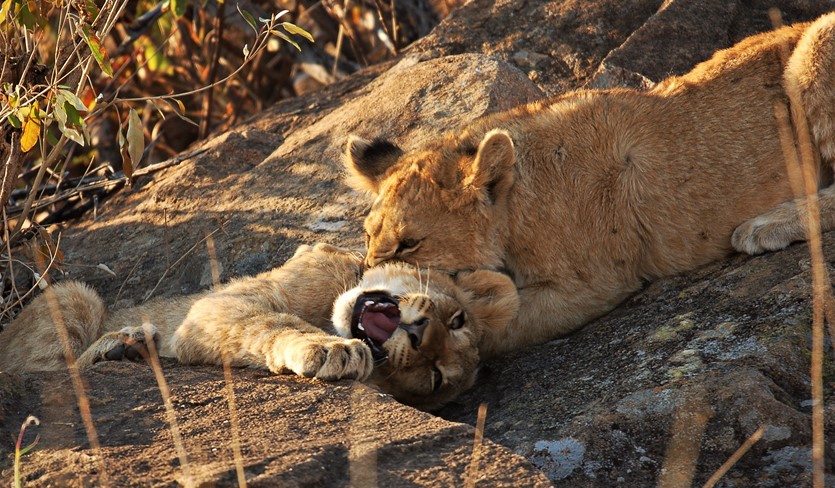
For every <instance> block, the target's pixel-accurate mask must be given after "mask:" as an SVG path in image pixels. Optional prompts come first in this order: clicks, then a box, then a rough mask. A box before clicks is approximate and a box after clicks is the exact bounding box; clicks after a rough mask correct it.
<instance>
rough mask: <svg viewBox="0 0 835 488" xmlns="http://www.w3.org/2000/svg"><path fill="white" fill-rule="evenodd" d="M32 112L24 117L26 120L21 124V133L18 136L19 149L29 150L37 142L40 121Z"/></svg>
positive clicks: (39, 133)
mask: <svg viewBox="0 0 835 488" xmlns="http://www.w3.org/2000/svg"><path fill="white" fill-rule="evenodd" d="M33 113H34V112H30V114H29V117H26V122H24V124H23V135H22V136H20V150H21V151H23V152H29V151H30V150H31V149H32V148H33V147H35V144H37V143H38V137H39V136H40V135H41V121H40V119H38V118H37V117H35V116H33V115H32V114H33Z"/></svg>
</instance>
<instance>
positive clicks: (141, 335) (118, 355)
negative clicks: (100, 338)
mask: <svg viewBox="0 0 835 488" xmlns="http://www.w3.org/2000/svg"><path fill="white" fill-rule="evenodd" d="M149 338H150V339H151V340H152V341H153V346H154V347H153V349H154V350H156V351H159V341H160V336H159V331H158V330H157V328H156V327H154V325H152V324H147V323H146V324H142V325H139V326H132V327H124V328H123V329H122V330H120V331H119V332H117V333H116V334H115V337H113V340H112V341H110V342H109V343H105V344H103V347H102V349H101V350H100V351H99V357H98V358H97V359H98V361H121V360H123V359H127V360H129V361H141V360H143V359H147V358H148V357H149V356H150V348H149V346H148V339H149Z"/></svg>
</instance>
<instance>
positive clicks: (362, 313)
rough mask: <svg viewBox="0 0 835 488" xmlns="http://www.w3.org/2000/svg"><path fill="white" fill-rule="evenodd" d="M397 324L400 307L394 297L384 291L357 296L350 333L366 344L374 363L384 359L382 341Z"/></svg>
mask: <svg viewBox="0 0 835 488" xmlns="http://www.w3.org/2000/svg"><path fill="white" fill-rule="evenodd" d="M399 326H400V308H399V307H398V306H397V300H395V299H394V297H392V296H391V295H389V294H388V293H386V292H381V291H380V292H378V291H374V292H368V293H363V294H362V295H360V296H359V297H358V298H357V302H356V304H354V313H353V314H352V315H351V335H352V336H354V338H356V339H360V340H362V341H364V342H365V343H366V344H368V347H370V348H371V353H372V355H373V356H374V362H375V363H378V364H379V363H382V362H384V361H385V360H386V357H387V356H388V353H386V351H385V349H383V343H384V342H386V341H387V340H388V339H389V338H390V337H391V336H392V334H394V331H396V330H397V327H399Z"/></svg>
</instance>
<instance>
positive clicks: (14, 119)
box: [9, 114, 23, 129]
mask: <svg viewBox="0 0 835 488" xmlns="http://www.w3.org/2000/svg"><path fill="white" fill-rule="evenodd" d="M9 123H10V124H12V127H14V128H15V129H20V128H21V127H23V122H21V121H20V119H19V118H17V115H15V114H9Z"/></svg>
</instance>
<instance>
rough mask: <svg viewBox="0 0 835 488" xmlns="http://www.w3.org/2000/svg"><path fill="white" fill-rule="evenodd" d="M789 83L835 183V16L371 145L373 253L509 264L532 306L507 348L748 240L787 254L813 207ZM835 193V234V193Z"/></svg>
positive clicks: (451, 266) (832, 203)
mask: <svg viewBox="0 0 835 488" xmlns="http://www.w3.org/2000/svg"><path fill="white" fill-rule="evenodd" d="M784 46H785V48H787V49H788V52H789V53H790V57H789V59H788V62H787V65H786V66H785V67H784V66H783V63H782V61H781V54H780V53H781V51H782V48H783V47H784ZM784 83H796V84H797V85H799V87H800V90H801V95H802V97H801V98H802V101H803V103H804V105H805V108H806V113H807V114H808V118H809V122H810V127H811V128H812V132H813V140H814V144H815V146H816V149H817V150H818V152H819V155H820V156H821V160H822V162H823V163H824V164H823V165H821V167H820V168H821V169H822V171H821V172H820V174H819V175H818V176H819V179H820V181H827V180H828V179H829V178H830V176H831V169H830V168H829V166H830V165H831V164H832V163H833V161H835V159H833V158H835V13H832V14H828V15H826V16H823V17H821V18H820V19H818V20H817V21H815V22H814V23H812V24H798V25H794V26H789V27H784V28H781V29H779V30H776V31H774V32H768V33H764V34H761V35H757V36H753V37H750V38H748V39H745V40H743V41H742V42H740V43H739V44H737V45H736V46H734V47H731V48H730V49H727V50H724V51H719V52H717V53H716V54H715V55H714V56H713V58H712V59H710V60H708V61H706V62H704V63H701V64H699V65H698V66H696V67H695V68H694V69H693V71H691V72H690V73H688V74H685V75H683V76H680V77H672V78H669V79H667V80H664V81H663V82H661V83H659V84H658V85H657V86H656V87H655V88H654V89H652V90H650V91H647V92H638V91H633V90H626V89H615V90H601V91H577V92H572V93H567V94H565V95H563V96H560V97H557V98H555V99H552V100H549V101H542V102H537V103H533V104H531V105H527V106H522V107H518V108H516V109H513V110H510V111H507V112H503V113H499V114H494V115H491V116H487V117H485V118H482V119H479V120H477V121H475V122H473V123H472V124H470V125H469V126H466V127H463V128H461V129H459V130H456V131H453V132H451V133H448V134H446V135H445V136H443V137H439V138H438V139H437V140H435V141H432V142H430V143H429V144H428V145H426V146H425V147H422V148H419V149H417V150H414V151H411V152H406V153H404V154H399V153H398V152H396V151H392V150H388V151H380V150H376V151H375V150H374V143H369V144H370V145H369V144H363V143H362V141H360V140H358V139H356V138H354V139H352V140H351V141H350V142H349V145H348V151H347V157H346V166H347V169H348V172H349V174H350V175H351V181H352V182H353V184H354V185H355V186H356V188H358V189H360V190H363V191H366V192H368V193H370V194H371V195H372V196H373V198H374V202H373V205H372V207H371V211H370V213H369V215H368V217H367V218H366V221H365V230H366V232H367V234H368V253H367V257H366V263H367V264H368V265H375V264H379V263H382V262H386V261H389V260H395V259H396V260H405V261H408V262H411V263H415V264H419V265H420V266H429V267H432V268H433V269H439V270H446V271H454V270H468V269H477V268H488V269H504V270H506V271H508V272H509V273H510V274H511V275H512V276H513V277H514V280H515V283H516V285H517V287H518V289H519V293H520V298H521V307H520V313H519V315H518V317H517V319H516V320H515V321H514V322H513V323H511V324H510V325H509V326H508V328H506V329H504V330H493V332H492V333H491V334H487V335H485V336H484V338H483V341H482V344H481V345H480V347H481V352H482V356H483V357H489V356H492V355H495V354H500V353H503V352H506V351H509V350H513V349H518V348H521V347H525V346H528V345H531V344H537V343H542V342H545V341H548V340H550V339H553V338H555V337H559V336H562V335H564V334H567V333H570V332H572V331H574V330H576V329H578V328H579V327H581V326H583V325H584V324H586V323H587V322H589V321H590V320H591V319H593V318H595V317H597V316H600V315H602V314H604V313H606V312H607V311H609V310H611V309H612V308H613V307H615V306H616V305H617V304H618V303H620V302H621V301H622V300H623V299H624V298H625V297H627V296H628V295H629V294H631V293H633V292H634V291H636V290H638V289H639V288H640V287H641V285H642V284H643V283H645V282H646V281H647V280H651V279H654V278H657V277H659V276H664V275H670V274H674V273H679V272H682V271H686V270H689V269H693V268H695V267H697V266H700V265H702V264H705V263H707V262H710V261H713V260H716V259H718V258H721V257H723V256H726V255H727V254H729V253H730V252H732V250H733V249H734V248H735V249H738V250H741V251H745V252H749V253H758V252H763V251H765V250H774V249H780V248H782V247H785V246H787V245H788V244H790V243H791V242H793V241H796V240H800V239H803V238H804V231H803V225H802V222H803V219H802V218H801V217H802V215H803V212H804V211H805V209H804V207H803V206H802V205H797V204H795V203H794V202H792V198H793V193H792V189H791V185H790V184H789V181H788V178H787V174H786V167H785V163H784V157H783V153H782V148H781V143H780V137H779V135H778V124H777V122H776V119H775V105H782V106H785V105H786V104H787V103H788V102H787V97H786V93H785V90H784ZM366 152H368V153H371V154H374V155H375V156H376V158H375V159H374V161H373V162H374V164H373V165H369V164H366V162H365V159H364V155H365V154H366ZM386 158H387V159H386ZM383 160H385V164H384V161H383ZM819 196H820V203H821V208H822V210H823V218H822V221H821V223H822V225H823V228H824V229H829V228H833V227H835V188H833V187H829V188H825V189H823V190H821V192H820V193H819ZM784 202H788V203H784ZM781 204H782V205H781ZM735 231H736V232H735ZM404 242H408V243H409V244H411V245H410V246H404ZM415 243H419V245H417V246H415Z"/></svg>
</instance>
